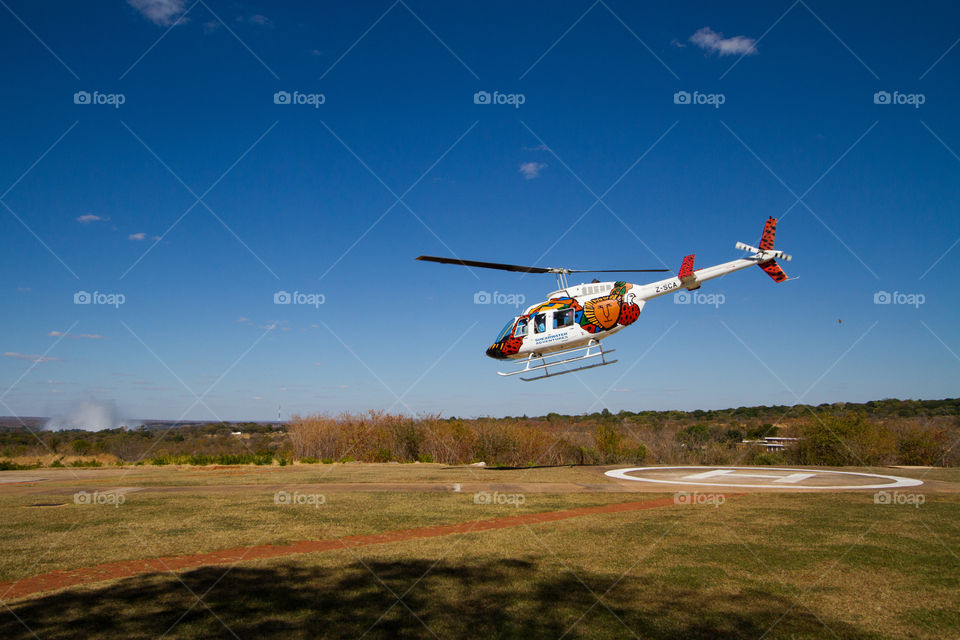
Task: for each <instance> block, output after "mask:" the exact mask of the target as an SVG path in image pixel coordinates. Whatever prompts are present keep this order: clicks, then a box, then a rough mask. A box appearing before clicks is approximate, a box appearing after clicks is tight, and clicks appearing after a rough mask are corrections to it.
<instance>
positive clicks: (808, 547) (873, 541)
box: [0, 465, 960, 639]
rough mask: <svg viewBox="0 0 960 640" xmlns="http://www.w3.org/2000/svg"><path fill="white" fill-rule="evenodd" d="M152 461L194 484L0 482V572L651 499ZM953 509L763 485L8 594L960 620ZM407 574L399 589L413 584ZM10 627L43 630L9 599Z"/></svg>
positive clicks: (675, 625)
mask: <svg viewBox="0 0 960 640" xmlns="http://www.w3.org/2000/svg"><path fill="white" fill-rule="evenodd" d="M304 467H305V468H304ZM248 469H250V470H254V469H255V468H253V467H250V468H248ZM135 470H136V471H137V472H141V471H142V468H136V469H135ZM81 471H82V472H83V474H84V475H85V476H89V477H93V478H96V476H98V475H102V476H104V477H103V478H102V479H101V480H99V481H96V482H103V485H102V486H103V487H107V486H111V485H110V482H109V481H108V479H107V476H108V474H107V470H81ZM148 471H151V473H148V472H146V471H143V472H142V474H140V475H134V474H131V475H130V476H128V477H127V478H126V479H125V481H124V485H125V486H132V485H133V484H134V483H142V484H153V485H162V484H167V485H177V484H181V483H183V482H193V483H196V484H197V486H196V488H195V490H193V491H190V492H187V493H177V494H163V493H147V492H143V493H140V494H139V495H138V494H137V493H131V494H129V495H128V496H127V498H128V499H127V502H126V503H124V504H123V505H121V506H119V507H117V508H114V507H106V506H99V507H94V506H89V507H83V506H80V505H74V504H72V503H70V504H68V505H66V506H64V507H53V508H29V507H26V506H24V505H25V504H28V503H29V502H31V501H34V500H35V499H36V498H35V497H31V496H30V495H26V494H17V495H12V494H8V495H6V496H4V497H3V498H2V500H0V523H2V524H0V544H2V545H3V549H4V554H3V555H2V556H0V579H4V580H9V579H13V578H17V577H20V576H25V575H34V574H37V573H40V572H43V571H49V570H53V569H58V568H69V567H79V566H87V565H91V564H95V563H99V562H105V561H110V560H119V559H129V558H143V557H153V556H159V555H166V554H175V553H185V552H202V551H207V550H214V549H222V548H229V547H236V546H240V545H248V544H249V545H254V544H264V543H271V542H273V543H284V542H289V541H293V540H297V539H317V538H323V537H330V536H342V535H350V534H363V533H373V532H381V531H389V530H393V529H402V528H408V527H415V526H423V525H428V524H440V523H451V522H465V521H470V520H476V519H481V518H489V517H491V516H495V515H512V514H515V513H518V512H519V513H525V512H535V511H551V510H556V509H565V508H570V507H574V506H578V505H588V504H605V503H610V502H620V501H625V500H632V499H636V498H637V496H624V495H620V494H590V493H582V494H570V495H553V494H542V493H537V494H528V495H527V496H526V497H527V500H526V503H525V504H524V505H523V506H522V507H520V508H519V509H516V508H513V507H507V506H500V507H489V506H483V505H476V504H474V503H473V500H472V496H471V495H470V494H455V493H453V492H401V493H382V492H372V493H355V492H354V493H330V494H328V495H327V496H326V497H327V501H326V504H324V505H323V506H321V507H320V508H319V509H315V508H312V507H309V506H299V507H292V506H278V505H276V504H274V502H273V499H272V495H273V493H272V491H273V489H274V486H286V485H288V484H293V483H294V481H302V480H304V479H306V478H307V477H308V476H311V475H312V476H314V479H316V478H315V476H316V475H317V474H318V473H319V472H323V471H326V473H327V474H329V475H328V476H325V477H326V478H329V479H330V480H334V481H337V482H344V481H356V482H376V481H378V480H383V479H385V478H389V479H390V480H391V481H396V482H403V481H413V480H415V479H417V478H419V479H420V480H422V481H426V482H433V481H438V482H439V481H448V480H450V479H451V478H452V477H454V476H451V475H446V474H450V473H454V474H456V476H455V477H456V478H457V479H458V481H459V480H461V479H466V478H470V477H472V476H473V477H475V476H476V475H477V474H479V475H480V476H481V477H484V478H485V479H486V481H488V482H489V481H490V480H489V478H487V476H491V475H492V476H496V477H497V478H503V481H504V482H513V483H519V482H521V479H523V481H526V482H532V483H533V482H566V481H573V480H574V479H578V480H580V481H585V480H584V479H585V478H587V477H588V476H589V477H591V478H592V481H593V482H596V481H597V471H596V470H595V469H534V470H529V471H526V470H524V471H506V472H494V471H478V470H472V469H471V470H465V469H443V468H441V467H440V466H439V465H416V466H414V465H335V466H329V467H323V466H322V465H321V466H314V465H302V466H298V467H294V468H290V467H286V468H282V469H281V468H274V469H273V470H272V471H271V472H270V473H267V474H263V473H260V472H259V471H258V472H257V473H255V474H253V475H250V476H246V477H245V481H249V479H250V478H257V482H260V483H264V486H255V487H238V488H237V489H236V490H234V491H232V492H229V493H224V492H218V491H215V488H214V487H207V488H205V487H204V485H205V484H207V483H208V482H209V481H211V477H210V476H207V475H204V473H208V474H210V473H214V472H197V471H195V470H194V471H191V472H189V474H190V477H189V478H184V476H183V474H184V473H185V472H182V471H181V472H177V471H176V470H171V469H162V470H148ZM934 471H935V472H936V475H938V476H939V477H938V478H937V479H939V480H941V481H954V482H955V481H956V480H957V479H958V471H957V470H934ZM60 473H61V474H66V473H69V472H66V471H61V472H60ZM78 473H79V472H78ZM110 473H111V474H114V473H116V470H110ZM898 473H901V474H902V475H913V476H918V475H922V474H930V473H931V472H929V471H925V470H911V471H903V472H898ZM304 474H307V475H304ZM524 474H529V475H524ZM233 478H235V477H227V479H229V480H230V481H231V482H232V481H233ZM224 479H225V478H222V477H221V478H217V481H218V482H222V481H224ZM464 481H465V482H469V480H464ZM269 482H272V483H273V485H268V484H266V483H269ZM57 483H58V484H60V486H61V487H62V489H63V491H64V496H67V495H69V493H68V492H69V491H70V490H75V489H76V488H77V487H87V488H92V487H93V485H92V484H91V481H90V480H87V479H84V480H82V481H76V480H69V479H67V478H63V479H60V480H57ZM45 484H47V483H45ZM112 486H116V484H115V483H114V484H113V485H112ZM316 486H317V487H318V488H320V487H322V484H319V485H316ZM645 497H650V498H654V497H656V496H654V495H648V496H645ZM43 500H44V501H46V500H47V496H44V497H43ZM957 522H960V495H958V494H955V493H941V494H933V493H931V494H929V495H927V501H926V502H925V504H923V506H922V507H920V508H919V509H917V508H913V507H909V506H896V505H875V504H874V503H873V499H872V494H870V493H836V494H753V495H742V496H737V497H736V498H732V499H730V500H728V501H727V502H726V503H725V504H723V505H722V506H720V507H719V508H714V507H709V506H701V507H692V506H670V507H664V508H660V509H655V510H650V511H638V512H628V513H619V514H604V515H595V516H586V517H580V518H574V519H571V520H565V521H562V522H557V523H551V524H538V525H529V526H519V527H516V528H512V529H504V530H497V531H487V532H484V533H469V534H460V535H453V536H447V537H443V538H434V539H421V540H411V541H406V542H396V543H389V544H384V545H378V546H370V547H363V548H359V549H354V550H350V551H336V552H329V553H318V554H308V555H301V556H295V557H290V558H283V559H276V560H261V561H253V562H244V563H241V564H239V565H237V566H236V567H234V568H233V569H231V570H230V571H229V572H227V571H226V570H227V568H226V567H210V568H205V569H198V570H193V571H187V572H184V573H181V574H178V575H177V576H173V575H170V574H160V575H153V576H142V577H138V578H131V579H127V580H119V581H113V582H111V583H108V584H101V585H94V586H91V587H85V588H77V589H71V590H68V591H66V592H63V593H60V594H53V595H50V596H46V597H41V598H34V599H31V600H28V601H23V602H18V603H11V604H10V606H11V608H12V610H13V612H14V613H16V615H17V616H19V617H20V618H21V619H22V620H23V621H24V622H25V623H26V625H27V627H30V628H31V629H35V630H36V631H37V633H38V635H39V636H41V637H53V638H57V637H64V638H66V637H76V636H77V635H78V634H79V635H84V636H89V637H116V636H138V637H140V636H153V637H156V636H159V635H161V634H163V633H164V632H165V631H167V630H168V629H169V628H171V627H172V631H171V633H170V634H169V635H168V636H167V637H174V638H177V637H198V636H204V637H207V636H214V637H221V636H230V634H229V633H228V632H227V631H226V629H225V627H224V626H223V625H226V626H227V627H229V629H230V630H232V631H233V632H235V633H236V634H237V635H238V636H240V637H250V636H264V637H314V636H315V635H317V634H321V635H327V636H329V637H346V636H351V637H359V636H361V635H362V634H364V633H365V632H367V631H369V634H368V636H367V637H373V638H377V637H397V636H401V635H402V636H416V637H433V635H432V634H434V633H435V634H436V635H437V636H439V637H448V636H453V637H462V636H466V635H470V636H480V635H484V636H486V635H491V636H498V637H525V638H541V637H551V638H556V637H560V636H561V635H562V634H564V633H565V632H568V636H567V637H598V638H600V637H611V636H615V637H624V636H625V637H633V636H634V635H637V636H639V637H644V638H648V637H650V638H665V639H679V638H713V637H734V638H740V637H742V638H758V637H760V636H762V635H763V634H764V633H765V632H768V631H769V633H768V634H767V635H766V636H765V637H767V638H821V637H832V636H833V635H834V634H836V636H838V637H841V638H881V637H883V638H886V637H890V638H912V637H928V638H939V637H957V636H958V635H960V615H958V613H957V610H956V593H957V592H958V589H960V578H958V574H957V571H956V569H957V556H956V553H957V550H958V549H960V528H958V527H957ZM181 580H182V582H183V583H185V584H186V585H187V586H188V587H190V589H191V590H192V591H193V592H195V593H196V594H198V595H200V594H204V593H205V592H206V595H203V602H204V603H206V604H208V605H209V606H210V608H211V609H212V610H213V611H214V612H215V613H216V616H214V615H213V614H211V613H210V611H209V610H208V609H206V606H205V605H200V606H194V607H193V608H192V609H191V607H192V606H193V605H196V603H197V601H196V598H195V597H194V596H193V595H191V592H190V591H188V589H187V588H185V587H184V584H183V583H181ZM211 587H212V589H211ZM208 589H211V590H210V591H209V592H207V590H208ZM393 594H395V595H396V596H401V595H402V596H403V604H398V603H397V599H396V597H395V595H393ZM598 599H599V601H600V602H598ZM408 607H409V609H408ZM188 611H189V613H187V614H186V615H185V616H184V617H183V619H182V620H180V622H177V620H178V618H180V616H181V614H183V613H184V612H188ZM424 625H426V627H425V626H424ZM428 628H429V631H428V630H427V629H428ZM0 637H4V638H19V637H31V636H30V635H29V633H28V632H27V631H26V627H24V626H23V625H21V624H20V623H19V622H17V621H16V619H15V618H14V617H13V615H12V614H10V613H9V612H8V611H6V610H4V611H3V612H0ZM230 637H232V636H230Z"/></svg>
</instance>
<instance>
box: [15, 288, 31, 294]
mask: <svg viewBox="0 0 960 640" xmlns="http://www.w3.org/2000/svg"><path fill="white" fill-rule="evenodd" d="M17 291H19V292H20V293H29V292H31V291H33V289H31V288H30V287H17Z"/></svg>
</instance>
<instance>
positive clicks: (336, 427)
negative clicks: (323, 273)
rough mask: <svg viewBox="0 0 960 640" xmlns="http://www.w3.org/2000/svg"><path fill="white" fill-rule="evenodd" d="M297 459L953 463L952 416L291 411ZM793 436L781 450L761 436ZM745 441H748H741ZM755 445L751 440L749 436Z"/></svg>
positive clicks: (958, 425) (959, 457)
mask: <svg viewBox="0 0 960 640" xmlns="http://www.w3.org/2000/svg"><path fill="white" fill-rule="evenodd" d="M287 431H288V434H289V438H290V445H291V448H292V455H293V457H294V458H295V459H308V460H310V461H314V460H320V461H323V462H331V461H338V460H339V461H343V460H361V461H367V462H387V461H396V462H415V461H420V462H443V463H446V464H468V463H474V462H485V463H487V464H492V465H500V466H530V465H562V464H615V463H647V464H707V465H719V464H786V463H790V464H805V465H825V466H848V465H851V466H873V465H889V464H909V465H939V466H956V465H958V464H960V451H957V450H956V448H954V447H952V445H951V443H954V442H956V440H957V438H958V437H960V420H958V417H957V416H955V415H954V416H949V417H937V418H898V419H895V420H879V419H876V418H872V417H870V416H868V415H867V414H866V413H865V412H862V411H836V412H834V413H825V414H819V413H818V414H809V413H808V415H807V416H806V418H805V419H802V420H801V419H795V420H792V421H786V420H784V422H781V423H777V424H774V423H759V424H757V423H753V424H750V423H740V422H737V421H728V422H726V423H724V422H714V423H703V422H696V423H693V424H684V423H682V422H679V421H677V422H672V423H664V422H645V421H642V420H641V421H637V420H636V419H634V418H632V417H624V416H622V415H617V416H613V415H603V414H600V415H598V416H597V417H596V418H595V419H593V420H586V419H585V420H580V421H577V422H576V423H570V422H556V421H553V420H549V419H503V420H495V419H477V420H459V419H455V418H454V419H441V418H438V417H435V416H426V417H420V418H411V417H409V416H402V415H390V414H383V413H376V412H371V413H369V414H366V415H363V416H357V415H349V414H345V415H340V416H337V417H330V416H324V415H312V416H304V417H299V416H298V417H295V418H294V419H293V420H292V421H291V422H290V424H289V425H288V429H287ZM775 436H783V437H788V438H796V440H795V441H787V442H788V444H787V445H786V447H785V448H784V449H782V450H776V451H769V450H768V448H767V447H766V446H765V445H763V444H758V443H757V442H756V441H760V440H762V439H764V438H766V437H775ZM745 440H747V441H748V442H745ZM751 440H752V441H753V442H749V441H751Z"/></svg>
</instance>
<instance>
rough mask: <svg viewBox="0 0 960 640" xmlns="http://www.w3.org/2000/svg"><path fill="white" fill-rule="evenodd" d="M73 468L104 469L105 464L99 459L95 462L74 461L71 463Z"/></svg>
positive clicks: (94, 460)
mask: <svg viewBox="0 0 960 640" xmlns="http://www.w3.org/2000/svg"><path fill="white" fill-rule="evenodd" d="M70 466H71V467H102V466H103V463H102V462H100V461H99V460H97V459H93V460H74V461H73V462H71V463H70Z"/></svg>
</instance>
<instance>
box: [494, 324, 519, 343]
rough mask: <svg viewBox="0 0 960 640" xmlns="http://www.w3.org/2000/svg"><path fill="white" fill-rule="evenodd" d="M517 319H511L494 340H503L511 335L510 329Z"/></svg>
mask: <svg viewBox="0 0 960 640" xmlns="http://www.w3.org/2000/svg"><path fill="white" fill-rule="evenodd" d="M516 321H517V319H516V318H514V319H513V320H511V321H510V322H508V323H507V325H506V326H505V327H504V328H503V331H501V332H500V335H498V336H497V339H496V340H494V342H500V341H501V340H503V339H504V338H506V337H507V336H509V335H510V330H511V329H513V323H514V322H516Z"/></svg>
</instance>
